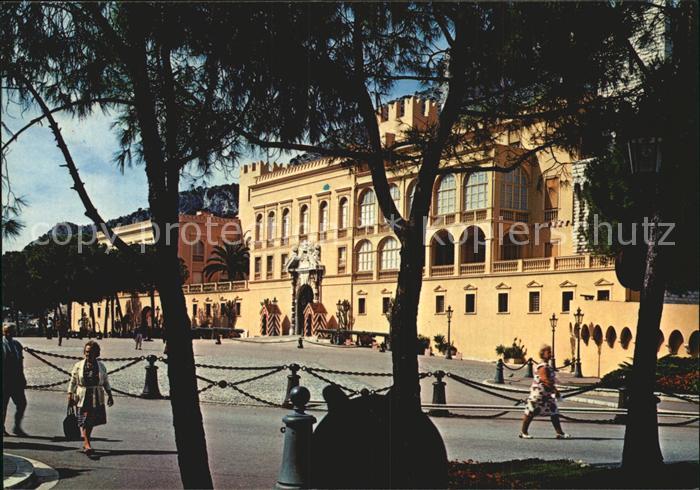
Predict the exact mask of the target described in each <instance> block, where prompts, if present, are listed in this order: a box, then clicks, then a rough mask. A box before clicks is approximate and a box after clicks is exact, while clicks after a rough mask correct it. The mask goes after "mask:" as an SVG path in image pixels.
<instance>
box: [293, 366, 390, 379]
mask: <svg viewBox="0 0 700 490" xmlns="http://www.w3.org/2000/svg"><path fill="white" fill-rule="evenodd" d="M302 369H304V366H302ZM306 369H309V368H306ZM310 369H313V370H314V371H317V372H319V373H327V374H344V375H346V376H371V377H383V378H387V377H388V378H390V377H392V376H393V374H391V373H370V372H367V371H338V370H336V369H326V368H310Z"/></svg>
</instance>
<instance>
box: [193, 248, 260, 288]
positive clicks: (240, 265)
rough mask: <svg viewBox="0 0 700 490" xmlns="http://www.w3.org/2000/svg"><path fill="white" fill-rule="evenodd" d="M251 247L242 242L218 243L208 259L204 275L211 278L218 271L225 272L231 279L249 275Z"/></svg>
mask: <svg viewBox="0 0 700 490" xmlns="http://www.w3.org/2000/svg"><path fill="white" fill-rule="evenodd" d="M249 260H250V249H248V247H247V246H246V245H245V244H243V243H242V242H235V243H224V245H223V246H222V245H217V246H215V247H214V249H213V250H212V252H211V256H210V257H209V258H208V259H207V265H206V267H205V268H204V276H205V277H206V278H207V279H209V278H210V277H211V276H213V275H214V274H216V273H217V272H225V273H226V274H227V275H228V279H229V280H230V281H234V280H237V279H244V278H246V277H247V276H248V262H249Z"/></svg>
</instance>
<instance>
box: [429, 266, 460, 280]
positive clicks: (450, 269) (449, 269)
mask: <svg viewBox="0 0 700 490" xmlns="http://www.w3.org/2000/svg"><path fill="white" fill-rule="evenodd" d="M454 272H455V266H454V265H453V264H448V265H433V266H431V267H430V275H431V276H434V277H443V276H451V275H452V274H454Z"/></svg>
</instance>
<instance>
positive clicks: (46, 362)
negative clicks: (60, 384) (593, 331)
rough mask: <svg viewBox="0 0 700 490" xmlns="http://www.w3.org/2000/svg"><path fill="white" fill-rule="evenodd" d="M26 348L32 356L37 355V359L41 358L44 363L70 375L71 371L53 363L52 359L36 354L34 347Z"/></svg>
mask: <svg viewBox="0 0 700 490" xmlns="http://www.w3.org/2000/svg"><path fill="white" fill-rule="evenodd" d="M25 349H26V348H25ZM26 350H27V352H28V353H29V354H30V355H31V356H33V357H36V358H37V359H39V360H40V361H41V362H43V363H44V364H46V365H48V366H51V367H52V368H54V369H55V370H56V371H60V372H62V373H63V374H65V375H66V376H70V373H69V372H68V371H66V370H65V369H63V368H62V367H59V366H56V365H55V364H54V363H52V362H50V361H47V360H46V359H43V358H41V357H39V355H38V354H36V353H35V351H34V350H32V349H26Z"/></svg>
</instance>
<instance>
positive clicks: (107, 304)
mask: <svg viewBox="0 0 700 490" xmlns="http://www.w3.org/2000/svg"><path fill="white" fill-rule="evenodd" d="M108 324H109V298H107V299H105V324H104V327H103V330H104V336H105V338H107V325H108Z"/></svg>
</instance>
